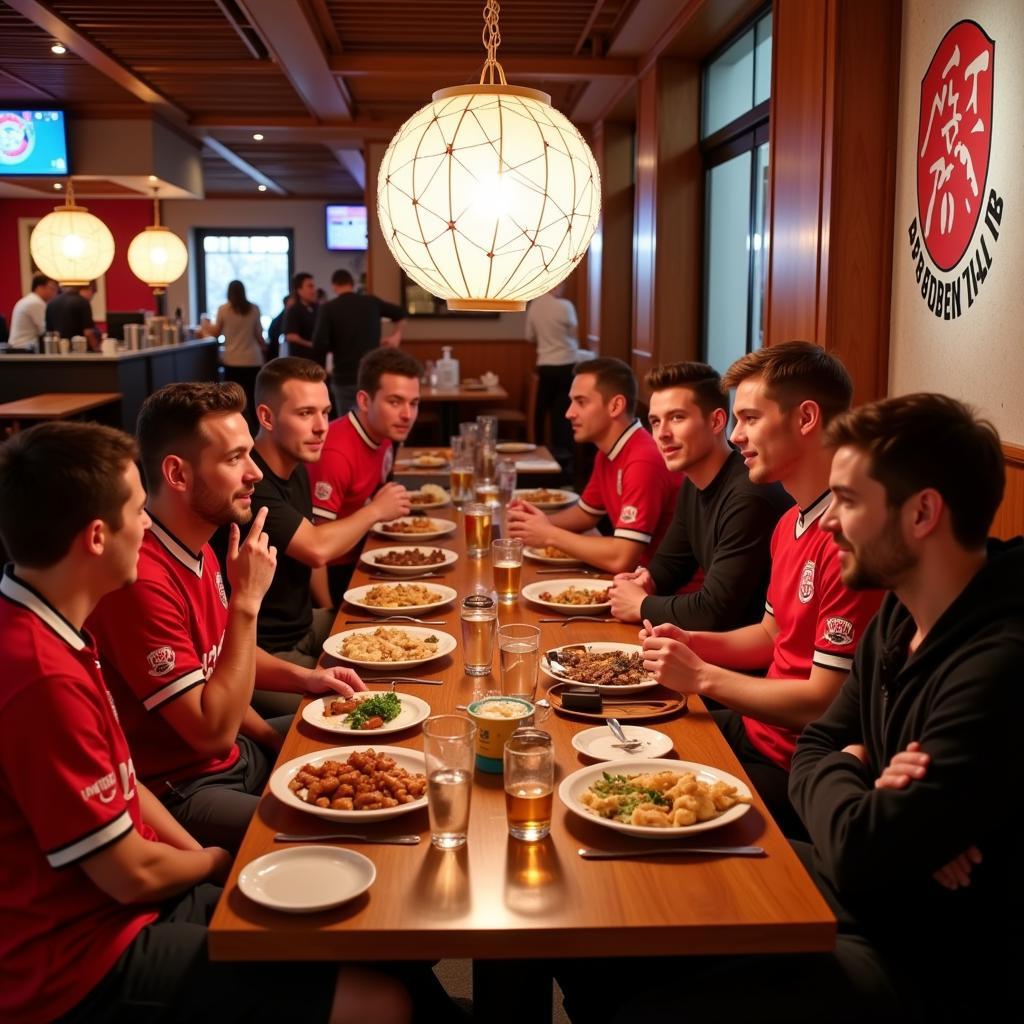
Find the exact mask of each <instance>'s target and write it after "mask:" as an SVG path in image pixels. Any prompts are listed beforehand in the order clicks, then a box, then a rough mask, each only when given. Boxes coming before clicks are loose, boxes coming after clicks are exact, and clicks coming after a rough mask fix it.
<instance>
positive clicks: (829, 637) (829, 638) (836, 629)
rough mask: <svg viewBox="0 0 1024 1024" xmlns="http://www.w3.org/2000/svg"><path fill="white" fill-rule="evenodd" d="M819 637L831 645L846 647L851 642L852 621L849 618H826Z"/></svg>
mask: <svg viewBox="0 0 1024 1024" xmlns="http://www.w3.org/2000/svg"><path fill="white" fill-rule="evenodd" d="M821 639H822V640H824V641H826V642H827V643H830V644H832V646H833V647H846V646H847V645H848V644H852V643H853V623H852V622H851V621H850V620H849V619H826V620H825V632H824V633H823V634H822V637H821Z"/></svg>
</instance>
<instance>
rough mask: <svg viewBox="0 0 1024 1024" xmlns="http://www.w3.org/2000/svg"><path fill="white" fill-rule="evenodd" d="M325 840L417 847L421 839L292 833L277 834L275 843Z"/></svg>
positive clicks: (351, 833)
mask: <svg viewBox="0 0 1024 1024" xmlns="http://www.w3.org/2000/svg"><path fill="white" fill-rule="evenodd" d="M323 839H350V840H354V841H355V842H358V843H388V844H390V845H392V846H415V845H416V844H417V843H418V842H419V841H420V837H419V836H417V835H407V836H364V835H360V834H359V833H356V832H328V833H327V834H326V835H322V836H306V835H295V834H292V833H290V832H275V833H274V842H275V843H316V842H320V841H321V840H323Z"/></svg>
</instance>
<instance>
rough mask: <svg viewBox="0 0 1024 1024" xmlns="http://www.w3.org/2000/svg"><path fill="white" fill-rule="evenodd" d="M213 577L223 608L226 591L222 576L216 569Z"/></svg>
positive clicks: (226, 601)
mask: <svg viewBox="0 0 1024 1024" xmlns="http://www.w3.org/2000/svg"><path fill="white" fill-rule="evenodd" d="M215 579H216V581H217V593H218V594H219V595H220V603H221V604H222V605H224V607H225V608H227V606H228V592H227V591H226V590H225V589H224V577H223V576H221V574H220V572H219V571H218V572H217V575H216V577H215Z"/></svg>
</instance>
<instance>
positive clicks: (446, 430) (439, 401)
mask: <svg viewBox="0 0 1024 1024" xmlns="http://www.w3.org/2000/svg"><path fill="white" fill-rule="evenodd" d="M507 398H508V392H507V391H506V390H505V389H504V388H503V387H502V386H501V385H500V384H495V385H494V387H492V388H485V387H469V388H467V387H466V386H465V385H464V384H460V385H459V386H458V387H457V388H423V389H422V390H421V391H420V404H421V405H428V404H433V405H438V406H440V414H441V436H442V437H443V438H445V439H446V440H447V438H449V437H450V436H451V435H452V434H454V433H456V431H457V430H458V426H459V406H460V405H461V404H462V403H464V402H473V403H480V402H504V401H505V400H506V399H507Z"/></svg>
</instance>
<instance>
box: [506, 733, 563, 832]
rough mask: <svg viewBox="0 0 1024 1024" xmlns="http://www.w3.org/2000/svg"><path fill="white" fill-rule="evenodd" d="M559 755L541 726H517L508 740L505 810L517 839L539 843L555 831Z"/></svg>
mask: <svg viewBox="0 0 1024 1024" xmlns="http://www.w3.org/2000/svg"><path fill="white" fill-rule="evenodd" d="M554 788H555V754H554V747H553V745H552V742H551V736H550V735H548V733H546V732H544V731H543V730H541V729H516V731H515V732H514V733H512V735H511V736H510V737H509V738H508V740H507V741H506V743H505V813H506V816H507V817H508V831H509V835H511V836H512V837H513V838H514V839H524V840H526V841H527V842H536V841H537V840H538V839H543V838H544V837H545V836H546V835H547V834H548V832H550V831H551V798H552V795H553V793H554Z"/></svg>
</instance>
